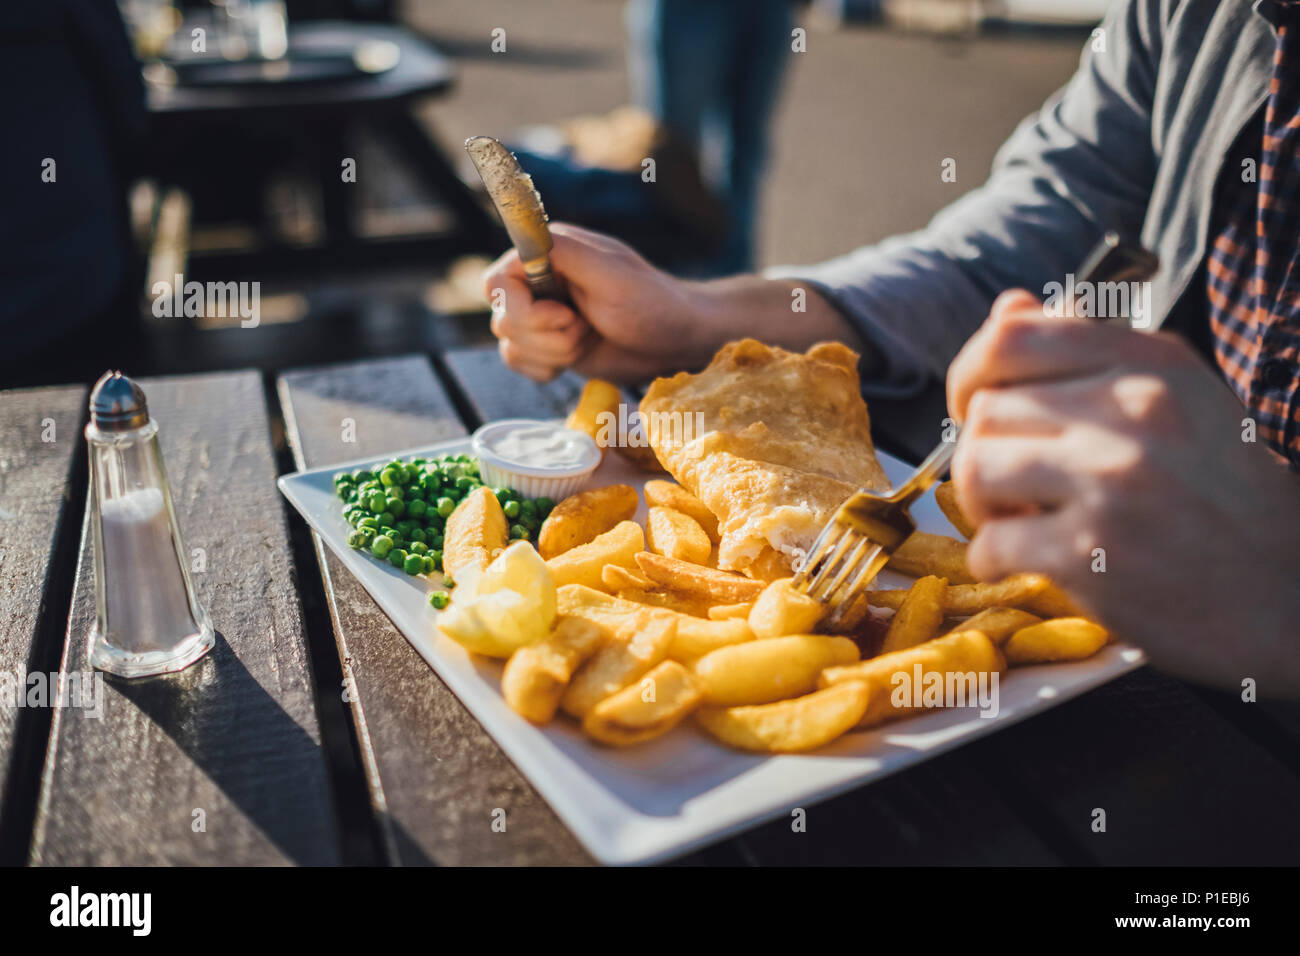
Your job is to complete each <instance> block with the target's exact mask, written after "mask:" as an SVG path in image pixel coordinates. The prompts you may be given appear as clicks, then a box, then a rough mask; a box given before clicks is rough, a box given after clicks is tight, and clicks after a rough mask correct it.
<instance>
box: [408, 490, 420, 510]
mask: <svg viewBox="0 0 1300 956" xmlns="http://www.w3.org/2000/svg"><path fill="white" fill-rule="evenodd" d="M417 501H420V502H423V501H424V489H423V488H421V487H420V486H419V485H411V486H410V487H409V488H407V489H406V507H407V510H408V511H409V510H410V507H411V505H413V504H415V503H416V502H417Z"/></svg>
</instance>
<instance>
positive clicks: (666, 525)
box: [645, 505, 713, 564]
mask: <svg viewBox="0 0 1300 956" xmlns="http://www.w3.org/2000/svg"><path fill="white" fill-rule="evenodd" d="M645 542H646V547H648V548H649V549H650V550H651V551H653V552H655V553H656V554H665V555H667V556H668V557H670V558H677V559H679V560H681V561H689V562H690V563H691V564H706V563H707V562H708V560H709V554H710V552H712V551H713V542H711V541H710V540H709V536H708V535H707V534H705V533H704V529H703V528H701V527H700V523H699V522H698V521H696V520H695V519H694V518H692V517H691V516H690V515H687V514H683V513H682V512H680V511H678V510H676V509H675V508H663V507H660V506H658V505H655V506H652V507H651V508H650V511H649V513H648V514H647V516H646V523H645Z"/></svg>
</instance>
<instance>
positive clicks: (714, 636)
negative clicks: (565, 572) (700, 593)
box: [556, 584, 754, 664]
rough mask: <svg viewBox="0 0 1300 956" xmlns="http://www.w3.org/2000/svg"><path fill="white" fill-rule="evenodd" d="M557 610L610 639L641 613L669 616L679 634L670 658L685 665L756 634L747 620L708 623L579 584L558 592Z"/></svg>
mask: <svg viewBox="0 0 1300 956" xmlns="http://www.w3.org/2000/svg"><path fill="white" fill-rule="evenodd" d="M556 609H557V611H558V612H559V614H560V616H561V617H581V618H583V619H584V620H588V621H591V622H592V623H593V624H595V625H596V626H597V627H600V628H602V629H603V630H604V631H605V633H606V634H607V635H609V636H611V637H612V636H613V635H614V634H615V632H616V631H617V630H618V628H619V627H620V626H622V624H623V623H624V622H625V621H626V620H627V618H628V617H629V616H632V615H635V614H637V613H638V612H644V613H650V614H654V615H657V616H660V617H666V618H668V619H670V620H672V621H674V622H675V623H676V624H677V634H676V636H675V637H674V638H673V643H672V646H671V647H670V648H669V650H668V656H669V657H671V658H672V659H673V660H675V661H680V662H681V663H683V664H685V663H689V662H691V661H694V660H696V659H697V658H700V657H703V656H704V655H705V654H707V653H708V652H709V651H712V650H717V649H718V648H719V647H726V646H727V645H728V644H739V643H741V642H742V641H752V640H753V639H754V632H753V631H751V630H750V629H749V625H748V624H747V623H746V622H745V621H740V620H734V619H733V620H727V621H706V620H704V619H703V618H699V617H692V616H691V615H689V614H680V613H678V612H676V611H670V610H667V609H664V608H648V607H645V606H644V605H640V604H634V603H633V602H631V601H624V600H622V599H621V598H616V597H614V596H613V595H610V594H604V593H602V592H600V591H596V590H594V589H592V588H589V587H584V586H583V585H580V584H570V585H566V586H565V587H562V588H560V589H559V590H558V591H557V592H556Z"/></svg>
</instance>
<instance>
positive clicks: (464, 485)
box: [456, 475, 478, 491]
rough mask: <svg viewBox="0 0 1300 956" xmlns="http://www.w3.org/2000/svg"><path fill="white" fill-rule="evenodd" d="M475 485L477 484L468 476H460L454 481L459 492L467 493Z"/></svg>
mask: <svg viewBox="0 0 1300 956" xmlns="http://www.w3.org/2000/svg"><path fill="white" fill-rule="evenodd" d="M477 484H478V482H477V481H475V480H474V479H473V478H471V477H469V475H461V476H460V477H459V478H457V479H456V487H457V488H459V489H460V490H461V491H469V490H470V489H471V488H473V487H474V486H475V485H477Z"/></svg>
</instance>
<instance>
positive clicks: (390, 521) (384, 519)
mask: <svg viewBox="0 0 1300 956" xmlns="http://www.w3.org/2000/svg"><path fill="white" fill-rule="evenodd" d="M385 508H387V506H385ZM379 523H380V524H386V525H395V524H397V515H395V514H393V513H392V512H391V511H388V510H384V511H381V512H379Z"/></svg>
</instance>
